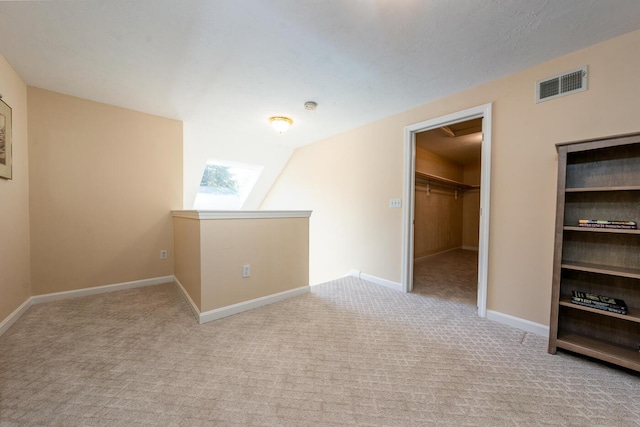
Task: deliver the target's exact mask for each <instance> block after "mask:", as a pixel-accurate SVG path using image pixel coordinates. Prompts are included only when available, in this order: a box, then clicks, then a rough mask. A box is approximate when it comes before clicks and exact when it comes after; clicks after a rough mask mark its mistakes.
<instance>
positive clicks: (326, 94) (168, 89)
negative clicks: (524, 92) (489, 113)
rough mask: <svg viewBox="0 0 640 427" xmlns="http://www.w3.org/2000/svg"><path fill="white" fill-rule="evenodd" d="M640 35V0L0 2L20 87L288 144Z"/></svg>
mask: <svg viewBox="0 0 640 427" xmlns="http://www.w3.org/2000/svg"><path fill="white" fill-rule="evenodd" d="M639 28H640V1H638V0H607V1H603V0H503V1H497V0H377V1H374V0H342V1H337V0H333V1H332V0H315V1H313V0H305V1H302V0H226V1H224V0H217V1H211V0H180V1H175V0H137V1H129V0H127V1H123V0H110V1H92V0H85V1H42V2H28V1H19V2H0V52H1V53H2V54H3V55H4V56H5V57H6V58H7V59H8V61H9V62H10V63H11V64H12V66H13V67H14V69H15V70H16V71H17V72H18V73H19V74H20V75H21V76H22V78H23V79H24V80H25V82H26V83H27V84H28V85H32V86H37V87H41V88H45V89H49V90H53V91H56V92H61V93H66V94H70V95H75V96H79V97H82V98H86V99H91V100H95V101H100V102H104V103H108V104H113V105H118V106H122V107H126V108H131V109H134V110H139V111H144V112H148V113H152V114H158V115H161V116H166V117H172V118H176V119H181V120H183V121H185V122H186V123H194V124H197V126H198V127H199V128H202V129H206V135H207V138H210V140H211V141H212V143H215V144H220V143H223V144H234V143H238V144H240V143H245V142H247V141H251V142H259V143H260V144H274V145H280V146H282V147H287V148H295V147H298V146H301V145H304V144H307V143H310V142H314V141H316V140H319V139H322V138H325V137H328V136H331V135H334V134H336V133H339V132H342V131H345V130H348V129H351V128H354V127H357V126H360V125H363V124H366V123H369V122H372V121H375V120H377V119H380V118H383V117H387V116H389V115H392V114H394V113H398V112H401V111H404V110H407V109H410V108H412V107H415V106H418V105H422V104H425V103H427V102H429V101H432V100H434V99H437V98H441V97H444V96H446V95H449V94H451V93H454V92H458V91H461V90H463V89H465V88H468V87H472V86H475V85H478V84H480V83H482V82H485V81H489V80H493V79H496V78H499V77H501V76H504V75H507V74H510V73H513V72H515V71H518V70H521V69H524V68H527V67H529V66H532V65H535V64H538V63H541V62H544V61H546V60H550V59H552V58H555V57H558V56H561V55H564V54H566V53H569V52H572V51H575V50H578V49H580V48H583V47H586V46H589V45H593V44H595V43H598V42H600V41H603V40H606V39H609V38H612V37H615V36H617V35H620V34H624V33H627V32H630V31H633V30H636V29H639ZM532 86H533V84H532ZM532 90H533V89H532ZM1 92H2V88H0V93H1ZM532 96H533V95H532ZM309 100H313V101H316V102H317V103H318V104H319V107H318V109H317V110H316V111H314V112H309V111H306V110H304V108H303V104H304V102H305V101H309ZM271 115H287V116H289V117H291V118H292V119H293V120H294V122H295V123H294V126H293V127H292V128H291V130H290V131H289V132H288V133H286V134H284V135H277V134H276V133H275V132H273V131H272V130H271V129H270V128H268V121H267V119H268V117H269V116H271Z"/></svg>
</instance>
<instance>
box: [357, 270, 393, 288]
mask: <svg viewBox="0 0 640 427" xmlns="http://www.w3.org/2000/svg"><path fill="white" fill-rule="evenodd" d="M346 276H353V277H357V278H358V279H362V280H366V281H367V282H371V283H375V284H376V285H380V286H384V287H385V288H389V289H393V290H394V291H402V285H401V284H400V283H398V282H392V281H391V280H387V279H382V278H380V277H377V276H372V275H370V274H367V273H363V272H362V271H360V270H355V269H353V270H351V271H349V272H348V273H347V274H346V275H345V277H346Z"/></svg>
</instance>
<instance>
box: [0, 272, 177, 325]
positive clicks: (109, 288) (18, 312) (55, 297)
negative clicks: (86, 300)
mask: <svg viewBox="0 0 640 427" xmlns="http://www.w3.org/2000/svg"><path fill="white" fill-rule="evenodd" d="M175 280H176V279H175V277H174V276H162V277H154V278H152V279H142V280H134V281H132V282H124V283H115V284H113V285H104V286H96V287H93V288H82V289H74V290H72V291H63V292H54V293H51V294H43V295H34V296H31V297H29V298H28V299H27V300H26V301H25V302H23V303H22V304H21V305H20V307H18V308H16V309H15V310H14V311H13V313H11V314H10V315H9V316H8V317H7V318H6V319H4V320H3V321H2V322H0V336H2V334H4V333H5V332H6V331H7V330H8V329H9V328H10V327H11V325H13V324H14V323H15V322H16V321H17V320H18V319H19V318H20V317H21V316H22V315H23V314H24V313H25V312H26V311H27V309H28V308H29V307H31V306H32V305H35V304H42V303H44V302H51V301H60V300H64V299H71V298H78V297H85V296H89V295H99V294H105V293H108V292H116V291H122V290H125V289H134V288H142V287H144V286H152V285H161V284H164V283H173V282H174V281H175Z"/></svg>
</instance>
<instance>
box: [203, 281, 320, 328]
mask: <svg viewBox="0 0 640 427" xmlns="http://www.w3.org/2000/svg"><path fill="white" fill-rule="evenodd" d="M310 291H311V288H310V287H309V286H302V287H300V288H296V289H291V290H288V291H284V292H280V293H277V294H272V295H267V296H265V297H260V298H256V299H252V300H249V301H243V302H239V303H237V304H232V305H228V306H226V307H221V308H216V309H215V310H210V311H205V312H204V313H200V324H203V323H207V322H211V321H213V320H218V319H222V318H223V317H227V316H232V315H234V314H238V313H242V312H243V311H248V310H253V309H254V308H258V307H262V306H265V305H268V304H273V303H274V302H278V301H282V300H285V299H288V298H293V297H296V296H299V295H304V294H306V293H309V292H310Z"/></svg>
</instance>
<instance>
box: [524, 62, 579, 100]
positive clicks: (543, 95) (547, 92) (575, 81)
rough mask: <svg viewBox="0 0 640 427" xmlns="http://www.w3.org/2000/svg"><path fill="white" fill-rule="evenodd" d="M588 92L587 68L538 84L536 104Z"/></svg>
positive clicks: (541, 81) (540, 81)
mask: <svg viewBox="0 0 640 427" xmlns="http://www.w3.org/2000/svg"><path fill="white" fill-rule="evenodd" d="M585 90H587V67H586V66H584V67H582V68H579V69H577V70H573V71H569V72H566V73H563V74H559V75H557V76H553V77H549V78H547V79H544V80H538V81H537V82H536V103H537V102H542V101H548V100H550V99H555V98H558V97H560V96H565V95H570V94H572V93H576V92H582V91H585Z"/></svg>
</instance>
